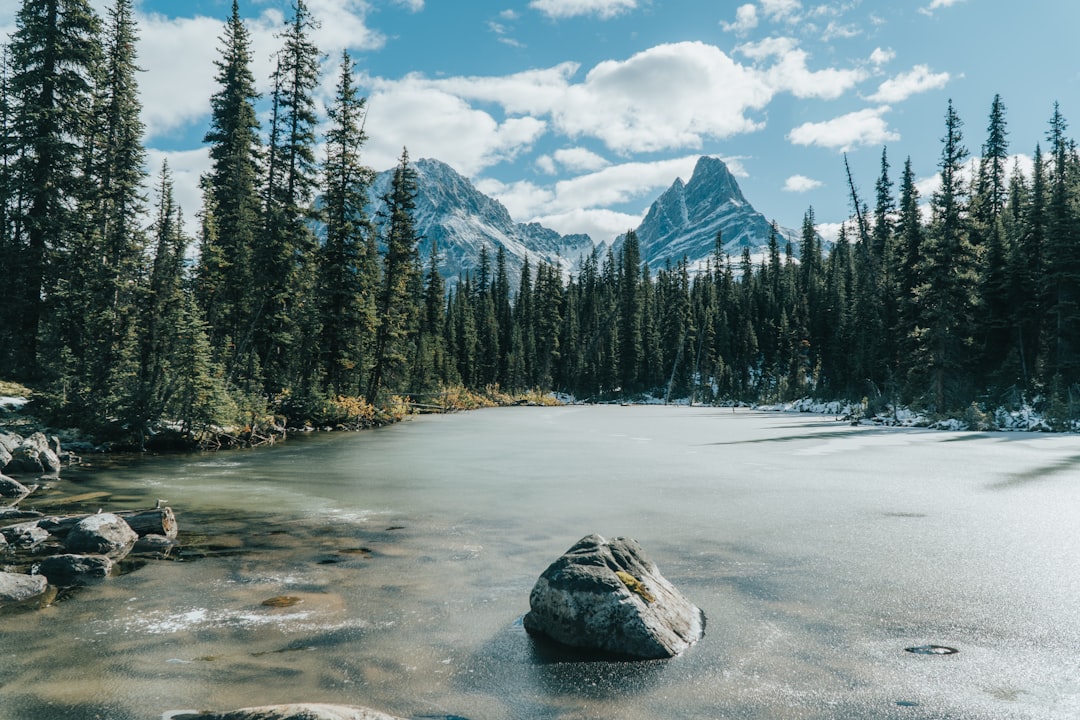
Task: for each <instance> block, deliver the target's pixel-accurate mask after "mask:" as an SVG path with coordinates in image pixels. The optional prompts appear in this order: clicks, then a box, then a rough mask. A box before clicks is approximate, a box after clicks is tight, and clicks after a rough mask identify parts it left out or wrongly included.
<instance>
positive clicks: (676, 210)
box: [369, 157, 799, 287]
mask: <svg viewBox="0 0 1080 720" xmlns="http://www.w3.org/2000/svg"><path fill="white" fill-rule="evenodd" d="M414 167H415V169H416V174H417V197H416V214H415V220H416V230H417V233H418V234H419V235H421V237H422V239H421V241H420V257H421V259H422V260H423V261H424V262H425V263H426V262H427V258H428V256H429V254H430V252H431V244H432V243H433V242H435V243H438V249H439V259H440V267H441V271H442V274H443V276H444V277H445V278H447V280H449V281H450V282H451V283H453V282H455V281H456V280H457V278H458V276H460V275H464V274H466V273H469V272H474V271H475V270H476V269H477V268H478V267H479V266H480V249H481V248H482V247H487V249H488V253H489V255H490V258H491V262H492V265H493V266H494V262H495V256H496V253H497V252H498V249H499V247H503V248H505V250H506V257H507V266H508V270H509V273H510V276H511V279H512V281H513V282H514V283H515V287H516V283H517V279H518V278H519V277H520V274H521V266H522V264H523V263H524V261H525V258H526V257H528V258H529V260H530V262H532V263H534V264H535V263H536V262H538V261H542V262H546V263H550V264H552V265H555V266H557V267H560V268H562V269H563V271H564V272H569V273H573V272H576V271H577V269H578V265H579V263H580V261H581V260H582V259H583V258H584V257H585V256H586V255H588V254H589V253H590V252H591V251H592V249H593V241H592V239H591V238H590V237H589V236H588V235H580V234H579V235H560V234H559V233H558V232H556V231H554V230H551V229H550V228H546V227H544V226H543V225H540V224H539V223H518V222H514V220H513V218H511V217H510V213H509V212H508V211H507V209H506V207H504V206H503V204H502V203H500V202H499V201H498V200H495V199H493V198H491V197H489V196H487V195H485V194H483V193H482V192H480V191H479V190H477V189H476V187H475V186H473V184H472V183H471V182H470V181H469V180H468V179H466V178H464V177H462V176H461V175H460V174H459V173H458V172H457V171H455V170H454V169H453V168H452V167H450V166H449V165H447V164H446V163H444V162H441V161H439V160H434V159H430V158H425V159H421V160H417V161H415V162H414ZM393 174H394V173H393V170H386V171H384V172H381V173H379V174H378V175H377V177H376V180H375V183H374V184H373V186H372V188H371V194H370V197H371V206H370V208H369V211H370V212H371V213H372V215H373V216H377V213H378V212H379V209H380V208H381V206H382V201H381V200H380V199H379V198H381V197H382V196H384V195H386V194H387V193H388V192H389V190H390V183H391V180H392V179H393ZM717 230H720V231H721V233H722V238H723V242H724V250H725V252H726V253H727V254H728V255H729V256H731V257H732V258H733V259H736V260H737V259H738V257H739V256H740V255H741V253H742V249H743V248H744V247H748V248H750V251H751V253H752V254H754V255H759V254H761V253H762V252H764V248H765V247H766V245H767V243H768V239H769V230H770V223H769V221H768V220H766V219H765V216H764V215H762V214H761V213H759V212H758V211H756V210H755V209H754V208H753V207H752V206H751V205H750V203H749V202H747V200H746V198H745V197H743V194H742V190H740V189H739V184H738V182H736V180H735V177H734V176H733V175H732V174H731V172H730V171H729V170H728V168H727V165H725V164H724V162H723V161H722V160H718V159H716V158H711V157H702V158H701V159H700V160H698V162H697V165H696V166H695V168H694V173H693V175H692V176H691V178H690V181H689V182H686V183H684V182H683V181H682V180H681V179H676V180H675V182H674V183H673V184H672V186H671V187H670V188H669V189H668V190H667V191H665V192H664V193H663V194H662V195H661V196H660V197H659V198H657V200H656V201H655V202H654V203H653V204H652V207H650V209H649V212H648V214H647V215H646V216H645V219H644V220H643V221H642V223H641V225H640V226H639V227H638V228H637V235H638V239H639V241H640V243H641V257H642V259H643V260H644V261H646V262H648V263H649V267H650V268H652V269H653V270H656V269H659V268H661V267H663V265H664V263H665V262H666V261H667V260H670V261H671V262H672V263H675V262H678V261H679V260H680V259H681V258H682V257H683V256H686V257H687V259H688V260H689V261H690V264H691V266H692V267H704V265H705V263H706V261H707V260H708V259H709V258H711V257H712V256H713V251H714V248H715V245H716V232H717ZM779 231H780V238H781V240H780V242H781V248H782V247H783V246H784V245H785V244H786V243H787V242H788V241H791V243H792V244H793V245H794V247H795V252H796V255H797V254H798V240H799V236H798V233H796V231H794V230H790V229H787V228H779ZM621 241H622V238H619V239H618V240H616V247H617V246H618V245H619V244H620V243H621Z"/></svg>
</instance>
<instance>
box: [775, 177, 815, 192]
mask: <svg viewBox="0 0 1080 720" xmlns="http://www.w3.org/2000/svg"><path fill="white" fill-rule="evenodd" d="M822 185H824V183H823V182H821V181H820V180H814V179H813V178H808V177H806V176H805V175H792V176H791V177H789V178H788V179H787V180H786V181H785V182H784V191H785V192H794V193H804V192H809V191H810V190H816V189H818V188H819V187H821V186H822Z"/></svg>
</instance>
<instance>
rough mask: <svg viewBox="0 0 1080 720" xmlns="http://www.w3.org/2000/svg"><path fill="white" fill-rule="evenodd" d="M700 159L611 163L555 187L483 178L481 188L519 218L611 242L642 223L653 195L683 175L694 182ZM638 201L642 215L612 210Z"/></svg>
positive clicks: (598, 240) (559, 183) (561, 230)
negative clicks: (694, 173)
mask: <svg viewBox="0 0 1080 720" xmlns="http://www.w3.org/2000/svg"><path fill="white" fill-rule="evenodd" d="M698 157H699V156H697V155H688V156H684V157H679V158H674V159H670V160H659V161H656V162H627V163H621V164H618V165H609V166H608V167H605V168H603V169H601V170H598V171H596V172H590V173H585V174H582V175H578V176H576V177H573V178H569V179H567V180H562V181H560V182H557V183H555V184H554V185H538V184H536V183H533V182H529V181H521V182H515V183H501V182H499V181H498V180H493V179H478V180H477V181H476V186H477V188H479V189H480V190H481V192H484V193H487V194H489V195H491V196H492V197H494V198H496V199H497V200H499V202H501V203H502V204H503V205H505V206H506V209H507V210H508V211H509V212H510V215H511V216H512V217H513V218H514V219H515V220H519V221H524V222H539V223H542V224H543V225H545V226H547V227H550V228H552V229H553V230H557V231H558V232H560V233H564V234H565V233H579V232H584V233H588V234H589V236H590V237H592V239H593V240H594V241H595V242H605V243H607V242H611V241H613V240H614V239H615V238H616V237H617V236H618V235H621V234H622V233H624V232H626V231H627V230H629V229H632V228H636V227H637V226H638V225H639V224H641V220H642V218H644V217H645V212H646V210H647V209H648V208H647V205H648V202H649V200H650V199H651V198H652V196H653V195H655V193H656V192H657V191H658V190H663V189H667V188H668V187H669V186H670V185H671V183H672V182H674V181H675V178H677V177H683V178H689V177H690V175H691V174H692V173H693V171H694V165H695V164H696V163H697V161H698ZM636 201H640V202H641V203H642V207H641V210H640V212H638V213H627V212H622V211H619V210H613V209H612V208H611V206H613V205H620V204H622V205H625V204H627V203H633V202H636Z"/></svg>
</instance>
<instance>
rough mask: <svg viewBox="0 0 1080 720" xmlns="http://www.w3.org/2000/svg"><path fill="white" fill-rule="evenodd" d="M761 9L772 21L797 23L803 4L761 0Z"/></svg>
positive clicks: (781, 0)
mask: <svg viewBox="0 0 1080 720" xmlns="http://www.w3.org/2000/svg"><path fill="white" fill-rule="evenodd" d="M936 1H937V0H935V2H936ZM761 9H762V10H764V11H765V16H766V17H767V18H769V19H770V20H778V21H784V22H796V21H797V20H798V18H799V11H800V10H802V3H801V2H799V0H761Z"/></svg>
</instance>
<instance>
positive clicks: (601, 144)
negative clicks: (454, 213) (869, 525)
mask: <svg viewBox="0 0 1080 720" xmlns="http://www.w3.org/2000/svg"><path fill="white" fill-rule="evenodd" d="M93 4H94V5H95V7H97V8H98V9H99V10H103V9H104V8H105V7H107V6H108V5H109V4H111V0H93ZM307 4H308V7H309V9H310V10H311V11H312V12H313V14H314V15H315V16H316V17H317V18H318V19H319V20H320V21H321V27H320V29H319V31H318V33H317V35H316V37H315V40H316V42H317V43H318V45H319V46H320V48H321V49H322V50H323V51H324V52H325V53H326V54H327V56H328V59H327V63H326V67H327V72H326V75H325V76H326V81H325V87H324V90H323V97H325V98H329V96H330V93H331V91H332V87H333V82H334V70H335V68H336V63H337V59H338V57H339V55H340V52H341V49H342V48H348V49H350V51H351V52H352V54H353V56H354V58H355V59H356V61H357V69H358V74H359V81H360V85H361V87H362V89H363V90H364V92H365V93H366V94H367V95H368V98H369V118H368V122H367V131H368V134H369V136H370V140H369V143H368V145H367V146H366V148H365V157H366V161H367V162H368V164H370V165H371V166H373V167H375V168H376V169H377V170H382V169H386V168H388V167H391V166H392V165H393V164H394V161H395V160H396V158H397V157H398V155H399V154H400V152H401V148H402V147H403V146H407V147H408V149H409V152H410V155H411V156H412V157H414V158H419V157H435V158H438V159H440V160H443V161H445V162H448V163H449V164H450V165H452V166H454V167H455V168H456V169H457V170H458V171H459V172H461V173H462V174H464V175H466V176H468V177H469V178H471V179H472V180H473V181H474V182H475V183H476V184H477V186H478V187H479V188H480V189H481V190H483V191H485V192H487V193H488V194H490V195H492V196H494V197H496V198H498V199H500V200H501V201H502V202H503V203H504V204H505V205H506V206H507V208H508V209H509V210H510V212H511V215H512V216H513V217H514V218H515V219H516V220H518V221H522V222H524V221H532V220H538V221H540V222H543V223H544V224H545V225H548V226H549V227H552V228H554V229H556V230H559V231H560V232H563V233H570V232H588V233H589V234H591V235H592V236H593V239H594V240H596V241H609V240H611V239H612V238H613V237H614V236H615V235H616V234H618V233H620V232H622V231H624V230H625V229H627V228H629V227H634V226H636V225H637V223H638V222H639V221H640V219H641V217H642V216H643V215H644V212H645V211H646V210H647V208H648V206H649V204H650V203H651V202H652V201H653V200H654V199H655V198H656V196H657V195H658V194H659V193H660V192H662V191H663V190H664V189H666V188H667V187H668V186H669V185H670V184H671V183H672V182H673V181H674V179H675V178H676V177H680V176H681V177H682V178H683V179H684V180H686V179H689V175H690V172H691V170H692V168H693V165H694V162H695V161H696V159H697V158H698V157H699V156H700V155H703V154H708V155H713V156H716V157H720V158H723V159H725V160H726V161H727V162H728V164H729V167H731V169H732V170H733V171H734V172H735V174H736V175H737V176H738V179H739V183H740V185H741V186H742V188H743V191H744V193H745V194H746V196H747V198H748V199H749V201H750V202H751V203H752V204H753V205H754V206H755V207H756V208H757V209H758V210H760V211H761V212H763V213H764V214H765V215H766V216H767V217H769V218H770V219H775V220H777V221H778V222H779V223H780V224H781V225H787V226H791V227H798V226H799V224H800V222H801V220H802V216H803V213H804V212H805V211H806V209H807V208H808V207H810V206H813V207H814V210H815V213H816V216H817V219H818V221H819V222H820V223H821V224H822V230H823V233H824V234H826V235H831V234H833V233H835V230H836V226H837V223H839V222H841V221H843V220H844V219H845V218H846V217H847V216H848V215H849V214H850V206H849V202H848V194H847V189H846V184H845V176H844V168H843V159H842V153H843V152H844V151H847V152H848V155H849V160H850V162H851V166H852V169H853V171H854V173H855V176H856V181H857V183H858V185H859V188H860V191H861V193H862V195H863V197H864V198H865V199H866V200H867V201H871V200H872V196H873V185H874V181H875V179H876V176H877V173H878V167H879V161H880V156H881V150H882V147H883V146H887V147H888V152H889V157H890V161H891V164H892V167H893V176H894V179H898V177H899V174H900V170H901V168H902V165H903V161H904V159H905V158H906V157H908V156H910V157H911V158H912V161H913V167H914V169H915V172H916V175H917V177H918V178H919V180H920V187H921V188H922V189H923V191H924V194H925V195H926V196H929V193H930V192H932V190H933V187H934V177H935V173H936V164H937V162H938V159H939V156H940V138H941V136H942V134H943V131H944V122H943V118H944V115H945V110H946V105H947V102H948V100H949V99H950V98H951V99H952V100H953V102H954V104H955V106H956V109H957V112H958V113H959V115H960V117H961V118H962V119H963V121H964V123H965V125H964V136H965V144H966V146H967V148H968V150H969V151H970V152H971V154H972V156H973V157H974V156H977V155H978V153H979V149H980V146H981V145H982V143H983V141H984V140H985V134H986V130H985V128H986V124H987V115H988V113H989V109H990V104H991V101H992V99H993V96H994V94H995V93H1000V94H1001V96H1002V99H1003V100H1004V102H1005V105H1006V107H1007V109H1008V113H1007V120H1008V123H1009V132H1010V135H1009V139H1010V142H1011V148H1010V149H1011V152H1013V153H1015V154H1017V155H1018V156H1019V158H1018V159H1019V161H1020V163H1021V167H1024V166H1025V163H1028V162H1029V160H1028V158H1030V155H1031V154H1032V152H1033V150H1034V147H1035V143H1037V142H1040V141H1043V140H1044V138H1045V131H1046V127H1047V121H1048V119H1049V117H1050V115H1051V113H1052V111H1053V103H1054V102H1055V100H1056V101H1059V102H1060V104H1061V109H1062V112H1063V113H1064V115H1065V117H1066V119H1067V120H1073V121H1074V122H1080V93H1078V90H1080V55H1078V54H1077V52H1076V48H1075V40H1074V37H1073V36H1074V34H1075V31H1076V28H1077V27H1080V3H1073V2H1061V1H1060V0H1027V1H1026V2H1023V3H1017V2H1004V1H1002V0H918V1H916V0H911V1H907V0H899V1H898V2H894V3H889V4H886V3H882V2H870V1H869V0H837V1H832V0H825V1H821V0H818V1H816V2H815V1H814V0H805V1H800V0H755V1H753V2H737V1H736V2H718V1H715V0H713V1H708V2H706V1H702V0H476V1H473V0H470V1H468V2H466V1H464V0H366V1H365V0H307ZM136 5H137V9H138V13H139V15H138V19H139V23H140V32H141V36H142V39H141V43H140V48H139V54H140V63H141V65H142V66H143V67H144V68H145V70H146V72H145V73H144V74H143V76H142V78H141V87H142V92H143V100H144V105H145V109H144V118H145V120H146V123H147V127H148V131H149V134H148V137H147V145H148V147H149V148H150V151H151V152H150V161H151V167H150V168H149V171H150V173H151V174H153V173H154V172H156V169H157V167H158V166H159V164H160V162H161V160H162V159H163V158H166V157H167V158H168V159H169V162H170V165H171V167H172V168H173V171H174V174H175V175H176V182H177V191H178V194H179V196H180V198H181V201H182V202H183V203H184V206H185V209H186V210H187V214H188V215H189V216H193V215H194V212H195V210H197V205H198V194H197V190H196V183H197V180H198V176H199V174H200V173H202V172H204V171H205V170H206V168H207V160H206V148H205V147H203V146H202V144H201V139H202V136H203V133H204V132H205V127H206V125H205V124H206V120H207V108H208V103H207V100H208V98H209V96H210V94H211V93H212V92H213V91H214V89H215V87H214V82H213V74H214V70H213V65H212V63H213V61H214V59H215V58H216V57H217V54H218V49H219V44H220V43H219V38H220V36H221V31H222V23H223V21H224V19H225V18H226V17H227V16H228V14H229V9H230V6H231V0H141V1H139V0H137V3H136ZM17 7H18V2H16V0H0V28H2V29H3V31H4V33H5V34H6V33H8V32H10V31H11V30H12V29H13V28H14V16H15V12H16V9H17ZM240 8H241V13H242V14H243V15H244V17H245V18H246V19H247V21H248V24H249V29H250V30H251V32H252V37H253V41H254V54H255V68H254V70H255V74H256V77H257V78H258V79H259V81H260V82H261V83H262V84H263V89H264V90H265V88H266V85H267V79H268V78H269V75H270V69H271V55H272V53H273V52H274V50H275V49H276V48H277V46H278V42H277V40H276V38H275V33H277V32H279V31H280V29H281V27H282V25H283V23H284V22H285V21H286V19H287V18H288V17H289V16H290V15H291V0H241V3H240Z"/></svg>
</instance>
